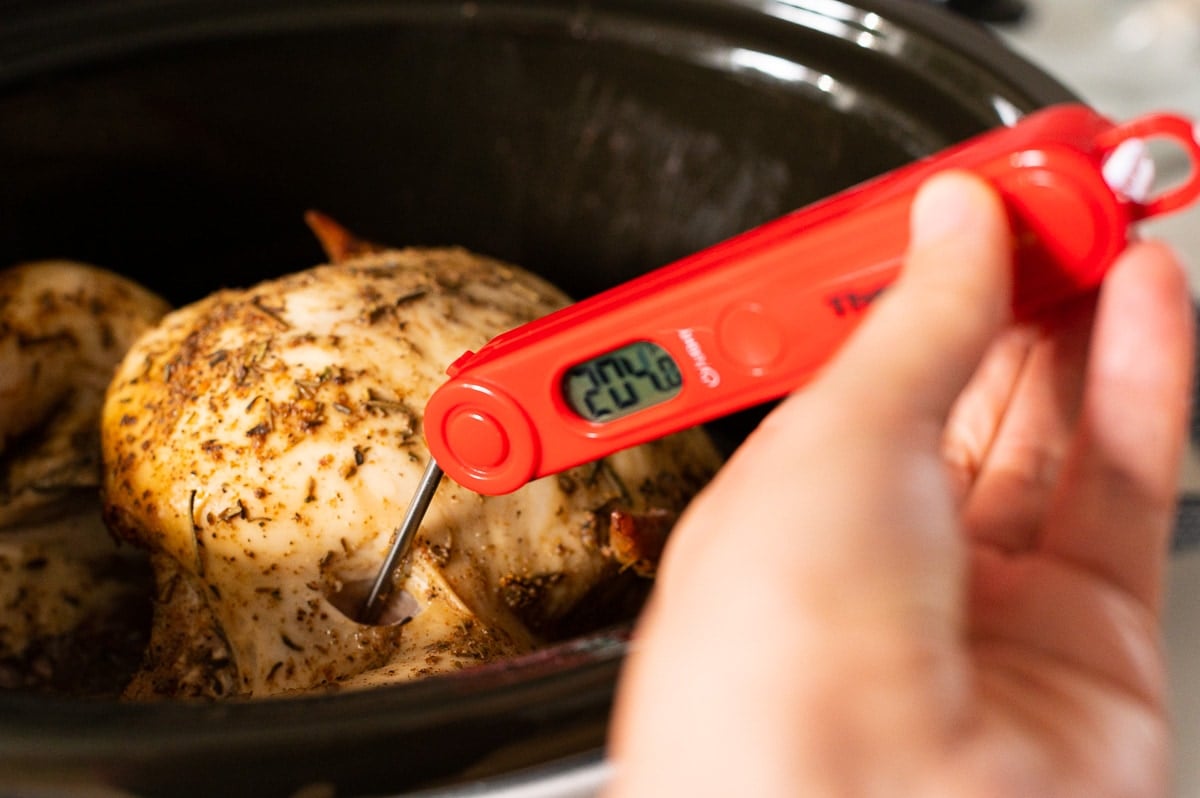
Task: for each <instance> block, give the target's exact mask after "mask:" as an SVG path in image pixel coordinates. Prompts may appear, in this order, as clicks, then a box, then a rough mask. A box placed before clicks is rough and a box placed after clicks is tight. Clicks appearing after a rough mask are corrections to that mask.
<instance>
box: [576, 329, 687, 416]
mask: <svg viewBox="0 0 1200 798" xmlns="http://www.w3.org/2000/svg"><path fill="white" fill-rule="evenodd" d="M682 385H683V378H682V377H681V376H680V374H679V366H678V365H676V363H675V360H674V359H673V358H672V357H671V355H670V354H668V353H667V350H665V349H663V348H662V347H661V346H659V345H658V344H654V343H651V342H649V341H635V342H634V343H632V344H628V345H626V346H623V347H621V348H620V349H614V350H612V351H611V352H606V353H604V354H603V355H599V356H598V357H594V358H592V359H591V360H585V361H584V362H582V363H579V364H577V365H575V366H572V367H571V368H570V369H568V370H567V374H566V376H565V377H563V395H564V397H565V399H566V400H567V405H568V406H570V408H571V409H572V410H574V411H575V412H576V413H578V414H579V415H580V416H581V417H582V418H585V419H587V420H588V421H596V422H606V421H614V420H616V419H618V418H621V417H622V416H627V415H629V414H631V413H636V412H637V411H639V410H644V409H645V408H647V407H653V406H654V405H657V404H661V403H663V402H665V401H667V400H668V399H670V398H672V397H674V396H676V395H678V393H679V390H680V387H681V386H682Z"/></svg>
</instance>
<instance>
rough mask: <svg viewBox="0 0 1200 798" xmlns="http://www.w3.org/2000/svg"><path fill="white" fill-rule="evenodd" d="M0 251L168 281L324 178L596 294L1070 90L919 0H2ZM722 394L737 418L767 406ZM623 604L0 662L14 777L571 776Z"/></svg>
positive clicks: (2, 783) (587, 757)
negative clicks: (429, 666)
mask: <svg viewBox="0 0 1200 798" xmlns="http://www.w3.org/2000/svg"><path fill="white" fill-rule="evenodd" d="M0 13H3V15H4V20H5V21H4V24H3V25H2V26H0V120H2V123H0V175H2V176H3V179H2V180H0V253H3V257H4V259H5V261H7V262H9V263H12V262H18V261H21V260H27V259H35V258H44V257H51V256H64V257H70V258H74V259H78V260H86V261H91V262H93V263H96V264H99V265H102V266H105V267H107V268H110V269H114V270H116V271H119V272H122V273H123V274H126V275H128V276H130V277H132V278H134V279H136V280H139V281H141V282H143V283H144V284H146V285H148V286H149V287H151V288H152V289H154V290H157V291H159V292H161V293H162V294H164V295H165V296H167V297H169V298H170V299H171V300H172V301H175V302H178V303H182V302H186V301H189V300H192V299H196V298H198V297H200V296H202V295H203V294H205V293H207V292H210V291H212V290H214V289H216V288H218V287H220V286H224V285H246V284H249V283H251V282H253V281H256V280H258V279H262V278H265V277H268V276H273V275H277V274H282V273H285V272H288V271H294V270H298V269H301V268H305V267H307V266H310V265H313V264H315V263H317V262H319V261H320V260H321V254H320V250H319V248H318V246H317V244H316V242H315V241H313V240H312V238H311V237H310V235H309V234H308V232H307V230H306V229H305V227H304V225H303V223H302V215H303V213H304V211H305V210H306V209H309V208H317V209H320V210H321V211H323V212H325V213H327V214H329V215H330V216H333V217H334V218H337V219H339V220H341V221H343V222H344V223H346V224H347V225H348V226H350V227H351V228H352V229H354V230H355V231H356V232H358V233H359V234H361V235H363V236H364V237H366V238H369V239H373V240H376V241H381V242H386V243H389V244H395V245H408V244H429V245H433V244H459V245H463V246H466V247H469V248H471V249H474V250H477V251H479V252H483V253H487V254H490V255H493V256H497V257H501V258H504V259H507V260H510V261H513V262H515V263H519V264H522V265H525V266H527V267H529V268H531V269H533V270H535V271H537V272H539V273H541V274H543V275H544V276H547V277H549V278H550V279H551V280H553V281H554V282H556V283H558V284H559V285H561V286H562V287H564V288H565V289H566V290H567V291H569V292H571V293H572V294H574V295H575V296H578V297H582V296H586V295H588V294H591V293H594V292H595V291H598V290H600V289H602V288H605V287H608V286H610V285H613V284H616V283H618V282H620V281H622V280H625V279H628V278H629V277H631V276H633V275H635V274H638V273H640V272H643V271H645V270H647V269H649V268H653V267H655V266H659V265H662V264H665V263H667V262H669V261H671V260H673V259H675V258H677V257H679V256H681V255H683V254H686V253H688V252H690V251H694V250H696V249H699V248H701V247H704V246H706V245H709V244H712V243H715V242H716V241H719V240H721V239H723V238H726V237H728V236H730V235H732V234H734V233H737V232H740V231H742V230H745V229H747V228H749V227H751V226H753V225H755V224H757V223H760V222H763V221H766V220H768V219H770V218H772V217H774V216H776V215H778V214H781V213H783V212H785V211H787V210H790V209H793V208H796V207H798V206H801V205H804V204H806V203H808V202H811V201H813V200H816V199H818V198H820V197H823V196H825V195H828V194H830V193H832V192H834V191H837V190H839V189H842V188H844V187H847V186H849V185H851V184H854V183H856V182H859V181H861V180H863V179H866V178H868V177H871V176H873V175H876V174H878V173H880V172H883V171H885V170H887V169H889V168H892V167H895V166H898V165H900V164H902V163H904V162H907V161H909V160H911V159H913V158H916V157H919V156H921V155H924V154H926V153H929V152H931V151H934V150H936V149H939V148H941V147H943V146H945V145H948V144H950V143H953V142H956V141H958V140H961V139H963V138H966V137H968V136H970V135H972V134H974V133H977V132H980V131H982V130H985V129H987V128H991V127H994V126H997V125H1004V124H1011V123H1012V122H1014V121H1015V120H1017V119H1018V118H1020V117H1021V116H1022V115H1024V114H1026V113H1027V112H1029V111H1031V110H1033V109H1036V108H1038V107H1041V106H1044V105H1047V104H1052V103H1056V102H1060V101H1068V100H1071V99H1073V97H1072V95H1071V93H1070V92H1069V91H1068V90H1067V89H1065V88H1064V87H1063V86H1062V85H1060V84H1059V83H1057V82H1056V81H1055V80H1053V79H1052V78H1050V77H1048V76H1047V75H1046V74H1044V73H1043V72H1041V71H1039V70H1038V69H1036V68H1034V67H1033V66H1031V65H1030V64H1029V63H1027V62H1025V61H1023V60H1022V59H1021V58H1019V57H1017V56H1016V55H1014V54H1013V53H1012V52H1011V51H1010V50H1008V49H1007V48H1006V47H1005V46H1004V45H1003V44H1002V43H1001V42H1000V41H999V40H998V39H997V38H995V37H994V36H993V35H992V34H991V33H989V32H988V31H987V30H985V29H983V28H981V27H978V26H977V25H975V24H974V23H971V22H968V21H966V20H963V19H961V18H960V17H958V16H956V15H954V14H951V13H950V12H949V11H947V10H946V9H945V8H943V7H939V6H938V5H937V4H933V3H922V2H915V0H862V2H857V3H848V2H841V1H840V0H586V1H585V0H578V1H569V0H558V1H556V0H472V1H468V2H446V1H445V0H343V1H342V2H333V1H332V0H327V1H326V2H321V1H320V0H88V2H63V1H56V0H41V1H40V2H20V1H19V0H18V2H9V3H5V4H4V6H3V9H2V11H0ZM756 418H757V417H756V416H755V414H753V413H751V414H747V415H745V416H739V417H736V418H734V419H731V420H729V421H728V422H724V423H722V424H718V425H714V427H713V434H714V435H715V436H716V437H717V438H718V440H720V441H722V442H723V445H725V446H726V447H732V446H733V445H735V444H736V442H737V441H738V440H739V439H740V437H741V436H742V435H744V434H745V432H746V430H747V429H748V428H749V426H750V425H752V424H753V423H754V422H755V420H756ZM628 644H629V643H628V629H627V628H626V627H618V628H614V629H605V630H601V631H598V632H595V633H593V634H590V635H586V636H583V637H580V638H577V639H574V640H570V641H568V642H565V643H563V644H560V645H558V646H555V647H553V648H550V649H547V650H545V651H542V652H540V653H537V654H535V655H532V656H529V657H526V658H524V659H520V660H517V661H512V662H506V663H503V664H498V665H491V666H484V667H480V668H478V669H476V670H471V671H465V672H462V673H460V674H457V675H452V676H444V677H436V678H431V679H428V680H425V681H421V682H415V683H410V684H402V685H396V686H394V687H388V688H385V689H377V690H373V691H370V692H358V693H342V694H329V695H321V696H310V697H302V698H286V699H273V700H265V701H260V702H240V703H239V702H231V703H220V704H191V703H160V704H139V703H121V702H116V701H107V700H87V701H83V700H68V699H64V698H60V697H54V696H48V695H31V694H25V693H19V692H8V693H4V694H0V792H2V793H4V794H12V795H70V794H80V795H89V796H110V795H111V796H117V795H131V794H132V795H146V796H168V795H170V796H209V795H224V796H310V798H315V797H316V796H354V795H398V794H403V793H409V792H414V791H424V792H429V791H433V793H435V794H462V795H466V794H470V795H482V794H496V795H499V794H504V795H518V794H520V795H527V796H529V795H583V794H588V793H589V791H591V790H593V789H594V788H595V786H596V784H598V783H599V782H600V781H602V779H603V773H604V765H603V745H604V734H605V727H606V721H607V717H608V713H609V709H610V705H611V701H612V694H613V687H614V683H615V681H616V679H617V676H618V673H619V670H620V666H621V661H622V657H623V655H624V653H625V651H626V649H627V646H628Z"/></svg>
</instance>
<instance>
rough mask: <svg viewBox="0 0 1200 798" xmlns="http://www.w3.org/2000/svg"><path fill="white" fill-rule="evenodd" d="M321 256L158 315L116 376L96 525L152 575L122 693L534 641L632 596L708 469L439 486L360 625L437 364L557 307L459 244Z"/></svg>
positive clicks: (418, 448)
mask: <svg viewBox="0 0 1200 798" xmlns="http://www.w3.org/2000/svg"><path fill="white" fill-rule="evenodd" d="M343 243H344V242H343ZM335 249H340V251H341V252H342V253H343V254H344V255H346V259H345V260H344V261H343V262H340V263H334V264H329V265H324V266H319V267H316V268H313V269H310V270H308V271H304V272H300V273H297V274H292V275H288V276H284V277H281V278H278V279H275V280H271V281H268V282H264V283H261V284H259V285H257V286H254V287H251V288H248V289H243V290H225V291H220V292H218V293H216V294H214V295H212V296H210V297H208V298H206V299H204V300H201V301H199V302H197V303H195V304H193V305H190V306H187V307H185V308H182V309H180V310H178V311H176V312H174V313H172V314H170V315H168V316H167V317H166V318H165V319H164V320H163V322H162V323H161V324H160V325H159V326H158V327H157V328H155V329H154V330H153V331H151V332H150V333H148V334H147V335H145V336H144V337H143V338H141V339H140V340H139V341H138V342H137V343H136V344H135V345H134V346H133V348H132V349H131V350H130V352H129V353H128V355H127V356H126V358H125V359H124V361H123V363H122V364H121V366H120V367H119V369H118V371H117V375H116V378H115V379H114V381H113V383H112V385H111V387H110V389H109V392H108V397H107V401H106V403H105V406H104V411H103V417H102V443H103V450H104V458H105V465H106V469H105V473H106V479H105V485H104V492H103V495H104V505H105V510H104V512H105V520H106V522H107V523H108V525H109V527H110V529H112V530H113V531H114V532H115V533H116V534H118V535H119V536H120V537H122V538H123V539H126V540H129V541H131V542H134V543H136V544H137V545H138V546H141V547H144V548H145V549H147V550H148V551H149V552H150V554H151V561H152V563H153V566H154V569H155V576H156V581H157V596H156V607H155V617H154V624H153V628H152V633H151V642H150V646H149V649H148V651H147V656H146V658H145V663H144V666H143V668H142V670H141V672H140V673H139V674H138V675H137V676H136V677H135V679H134V680H133V682H132V684H131V685H130V686H129V688H128V690H127V693H126V694H127V696H128V697H130V698H134V699H152V698H158V697H164V696H195V697H210V698H211V697H225V696H239V697H253V696H268V695H275V694H281V693H289V692H295V691H304V690H313V689H334V688H342V687H363V686H368V685H377V684H386V683H391V682H396V681H403V680H408V679H413V678H417V677H421V676H425V675H429V674H435V673H440V672H445V671H451V670H456V669H460V668H464V667H467V666H471V665H475V664H478V663H481V662H487V661H490V660H494V659H497V658H500V657H506V656H513V655H520V654H523V653H526V652H529V651H532V650H533V649H535V648H536V647H538V646H540V645H543V644H544V643H545V642H546V641H547V640H551V639H553V638H554V637H556V636H558V635H562V634H565V633H569V632H570V631H571V630H572V628H573V624H574V623H575V622H576V621H577V619H578V618H579V617H580V616H581V614H587V613H588V612H589V610H591V609H593V608H594V605H596V604H597V603H598V602H599V598H598V597H601V596H603V597H605V600H606V601H611V600H612V599H613V597H614V596H615V597H617V603H618V604H619V603H620V600H621V599H620V597H621V596H623V595H626V594H629V595H632V594H635V593H636V592H637V590H638V588H637V585H636V583H637V582H638V581H640V580H641V577H640V576H638V575H637V574H645V573H649V572H652V571H653V565H652V564H653V559H654V558H655V556H656V554H657V551H658V549H660V548H661V545H662V538H663V536H664V535H665V532H666V530H667V529H668V528H669V526H670V523H671V521H672V520H673V519H674V518H675V516H676V515H677V514H678V513H679V512H680V511H681V510H682V508H683V507H684V506H685V505H686V503H687V502H688V500H689V499H690V498H691V497H692V496H693V495H694V494H695V493H696V492H697V491H698V490H699V489H700V487H701V486H702V485H703V484H704V483H705V482H706V481H707V480H708V479H709V478H710V477H711V475H712V474H713V472H714V471H715V470H716V468H717V467H718V464H719V458H718V455H717V454H716V452H715V450H714V448H713V446H712V444H711V443H710V441H709V440H708V438H707V437H706V436H705V435H704V434H703V433H702V432H701V431H698V430H695V431H689V432H686V433H682V434H679V435H675V436H672V437H670V438H667V439H664V440H662V441H658V442H655V443H652V444H649V445H646V446H642V447H639V448H636V449H632V450H629V451H626V452H622V453H619V454H616V455H613V456H611V457H609V458H606V459H604V460H603V461H600V462H597V463H594V464H591V465H587V466H584V467H580V468H576V469H573V470H571V471H568V472H565V473H563V474H560V475H557V476H554V477H548V478H544V479H541V480H538V481H536V482H534V483H531V484H529V485H527V486H526V487H524V488H522V489H521V490H519V491H517V492H515V493H513V494H510V495H507V496H499V497H485V496H480V495H477V494H474V493H472V492H470V491H468V490H465V489H463V488H461V487H459V486H458V485H456V484H454V483H453V482H452V481H450V480H445V481H444V482H443V484H442V486H441V488H440V490H439V492H438V494H437V496H436V497H435V499H434V501H433V504H432V505H431V507H430V509H429V512H428V514H427V516H426V518H425V521H424V524H423V526H422V528H421V531H420V533H419V535H418V537H417V539H416V542H415V543H414V545H413V546H412V548H411V550H410V552H409V555H408V557H407V558H406V560H405V562H404V563H403V564H402V565H401V567H400V568H399V569H398V573H397V576H396V582H395V584H396V588H395V590H393V592H392V594H391V597H390V599H389V604H388V606H387V608H386V609H385V615H384V617H383V619H382V621H381V622H380V623H378V624H374V625H367V624H363V623H360V622H358V620H356V618H357V617H358V607H359V603H360V602H361V599H362V596H363V595H364V593H365V590H366V587H367V585H368V584H369V582H370V580H371V579H372V578H373V576H374V574H375V572H376V569H377V568H378V567H379V564H380V563H381V562H382V560H383V558H384V556H385V554H386V551H387V548H388V544H389V542H390V540H391V537H392V534H393V532H394V530H395V529H396V527H397V526H398V525H399V523H400V521H401V519H402V518H403V515H404V512H405V509H406V506H407V503H408V501H409V498H410V497H411V496H412V494H413V490H414V488H415V487H416V484H417V482H418V480H419V478H420V475H421V472H422V470H423V469H424V467H425V465H426V463H427V461H428V457H429V455H428V451H427V449H426V447H425V442H424V437H423V434H422V428H421V420H422V411H423V408H424V406H425V403H426V401H427V399H428V398H429V396H430V394H431V393H432V392H433V390H434V389H435V388H436V387H437V386H438V385H439V384H440V383H441V382H442V381H443V380H444V379H445V368H446V366H447V365H448V364H449V363H451V362H452V361H453V360H454V359H456V358H457V357H458V356H459V355H461V354H462V353H463V352H464V351H466V350H468V349H471V350H477V349H478V348H479V347H480V346H482V345H483V344H484V343H485V342H487V341H488V340H489V339H490V338H492V337H493V336H495V335H496V334H498V333H500V332H502V331H504V330H506V329H509V328H512V327H514V326H517V325H519V324H522V323H524V322H527V321H530V320H532V319H534V318H537V317H540V316H542V315H545V314H546V313H549V312H551V311H553V310H555V309H557V308H559V307H561V306H563V305H564V304H566V302H567V299H566V297H565V296H563V295H562V294H561V293H560V292H559V291H558V290H557V289H555V288H554V287H552V286H551V285H549V284H548V283H546V282H545V281H543V280H541V279H540V278H537V277H535V276H533V275H531V274H529V273H528V272H525V271H523V270H521V269H519V268H517V267H514V266H510V265H507V264H504V263H500V262H497V261H495V260H491V259H489V258H485V257H481V256H478V255H474V254H472V253H469V252H467V251H464V250H461V249H405V250H374V249H372V248H370V247H357V246H355V247H344V246H343V247H335Z"/></svg>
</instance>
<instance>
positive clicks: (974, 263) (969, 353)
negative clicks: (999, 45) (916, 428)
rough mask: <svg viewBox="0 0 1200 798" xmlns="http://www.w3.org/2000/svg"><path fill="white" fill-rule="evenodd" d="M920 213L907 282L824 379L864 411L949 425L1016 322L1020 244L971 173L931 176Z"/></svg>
mask: <svg viewBox="0 0 1200 798" xmlns="http://www.w3.org/2000/svg"><path fill="white" fill-rule="evenodd" d="M911 219H912V220H911V240H910V244H909V251H908V255H907V258H906V262H905V266H904V269H903V271H902V272H901V275H900V278H899V280H898V281H897V282H896V283H895V285H893V286H892V288H891V289H889V290H888V292H887V293H886V294H885V295H884V297H883V298H882V299H881V300H880V301H879V303H878V306H877V307H876V308H875V309H874V310H873V311H872V313H871V314H870V315H869V316H868V318H867V319H866V320H865V321H864V322H863V325H862V327H861V328H860V329H859V330H858V331H857V332H856V333H855V335H854V336H852V337H851V339H850V341H848V342H847V344H846V346H845V348H844V349H843V351H842V352H841V353H840V354H839V356H838V357H837V358H835V360H834V361H833V362H832V363H831V365H830V367H829V369H828V370H827V372H826V374H825V376H824V378H823V381H825V382H828V383H831V384H830V386H829V388H830V390H832V395H834V396H839V397H841V401H843V402H844V403H845V404H846V405H847V406H850V407H854V408H855V410H856V412H874V413H877V414H885V415H884V417H885V418H887V419H890V420H892V421H895V420H898V419H907V420H908V421H911V422H914V423H916V422H922V421H931V422H935V423H936V424H937V425H938V427H939V428H940V426H941V424H942V423H944V421H945V419H946V416H947V415H948V414H949V411H950V407H951V405H952V404H953V402H954V400H955V399H956V398H957V396H958V394H959V393H960V392H961V391H962V389H963V387H964V386H965V385H966V383H967V381H968V380H969V379H970V377H971V375H972V374H973V373H974V371H975V369H976V367H977V366H978V365H979V362H980V360H981V359H982V358H983V355H984V352H985V351H986V350H987V348H988V346H989V344H990V343H991V342H992V340H993V339H994V338H995V336H996V334H997V333H998V332H999V330H1000V328H1001V327H1002V326H1003V325H1004V324H1005V323H1006V322H1007V321H1008V319H1009V315H1010V305H1011V299H1010V297H1011V293H1012V242H1011V236H1010V233H1009V228H1008V220H1007V216H1006V214H1005V211H1004V206H1003V204H1002V202H1001V201H1000V198H999V196H998V195H997V194H996V193H995V192H994V191H993V190H992V189H991V187H990V186H988V185H987V184H986V183H985V182H984V181H983V180H981V179H979V178H977V177H974V176H972V175H969V174H967V173H963V172H946V173H943V174H941V175H938V176H936V177H934V178H932V179H930V180H929V181H928V182H927V183H925V185H924V186H922V188H921V189H920V190H919V191H918V193H917V196H916V198H915V200H914V202H913V206H912V217H911Z"/></svg>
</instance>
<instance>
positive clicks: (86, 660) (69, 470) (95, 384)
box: [0, 261, 169, 694]
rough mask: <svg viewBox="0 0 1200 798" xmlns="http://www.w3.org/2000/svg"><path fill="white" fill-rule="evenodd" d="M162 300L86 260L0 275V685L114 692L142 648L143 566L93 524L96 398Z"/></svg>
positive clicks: (137, 555) (97, 467)
mask: <svg viewBox="0 0 1200 798" xmlns="http://www.w3.org/2000/svg"><path fill="white" fill-rule="evenodd" d="M167 310H169V307H168V305H167V304H166V302H164V301H163V300H162V299H160V298H159V297H157V296H155V295H154V294H152V293H150V292H149V291H146V290H145V289H143V288H141V287H140V286H138V285H136V284H134V283H132V282H130V281H128V280H126V279H125V278H123V277H120V276H118V275H116V274H113V273H111V272H108V271H105V270H103V269H99V268H96V267H94V266H89V265H87V264H82V263H75V262H70V261H41V262H35V263H25V264H21V265H18V266H14V267H12V268H10V269H7V270H4V271H2V272H0V608H2V611H0V687H9V688H12V687H19V688H36V689H54V690H61V691H66V692H71V693H76V694H80V693H82V694H104V693H113V692H116V691H119V690H120V689H121V687H123V685H124V683H125V682H126V681H127V680H128V678H129V675H130V673H132V670H133V665H136V663H137V661H138V659H139V657H140V650H141V646H143V645H144V644H145V630H146V628H147V627H148V622H147V621H148V614H149V610H148V606H149V605H148V602H147V601H146V596H147V594H148V592H149V588H150V572H149V568H148V566H147V564H146V558H145V555H144V554H143V553H141V552H139V551H138V550H136V549H133V548H131V547H129V546H120V547H119V546H118V545H117V543H116V541H115V540H114V539H113V537H112V536H111V535H109V534H108V531H107V530H106V529H105V528H104V526H103V525H102V523H101V521H100V504H99V486H100V482H101V460H100V440H99V421H100V407H101V405H102V403H103V400H104V393H105V390H106V388H107V387H108V383H109V381H110V380H111V378H112V374H113V369H114V368H115V366H116V364H117V362H118V361H119V360H120V359H121V357H122V356H123V355H124V353H125V351H126V350H127V349H128V348H129V345H130V344H131V343H132V342H133V340H134V338H136V337H137V336H139V335H140V334H142V333H143V332H145V331H146V330H148V329H149V328H150V327H151V326H152V325H153V324H154V323H155V322H157V321H158V319H159V318H161V317H162V316H163V314H165V313H166V312H167Z"/></svg>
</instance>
